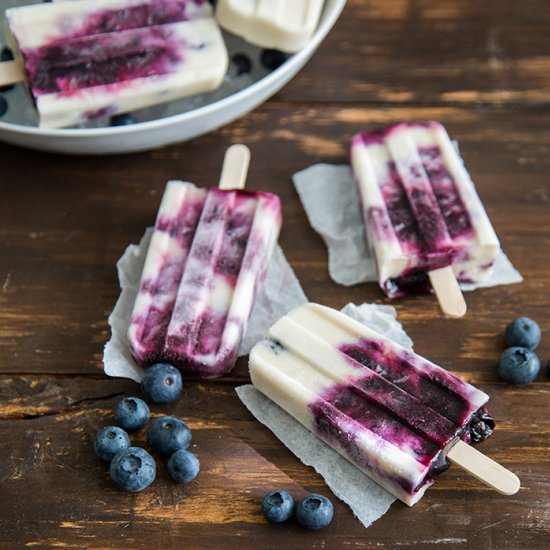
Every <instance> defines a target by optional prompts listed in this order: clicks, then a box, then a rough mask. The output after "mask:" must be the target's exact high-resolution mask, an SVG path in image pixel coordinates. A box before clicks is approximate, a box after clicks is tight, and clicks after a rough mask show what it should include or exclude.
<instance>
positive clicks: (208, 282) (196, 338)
mask: <svg viewBox="0 0 550 550" xmlns="http://www.w3.org/2000/svg"><path fill="white" fill-rule="evenodd" d="M247 155H248V150H247V149H246V148H244V147H243V146H234V148H230V150H229V152H228V155H227V157H226V162H225V164H224V171H223V174H222V180H221V182H220V188H210V189H201V188H197V187H195V186H194V185H192V184H190V183H182V182H170V183H168V185H167V187H166V191H165V194H164V197H163V199H162V203H161V206H160V209H159V212H158V215H157V220H156V223H155V228H154V231H153V235H152V239H151V244H150V245H149V249H148V252H147V257H146V260H145V264H144V268H143V273H142V276H141V282H140V287H139V292H138V295H137V298H136V302H135V305H134V309H133V313H132V317H131V324H130V327H129V330H128V342H129V346H130V350H131V353H132V355H133V357H134V358H135V360H136V362H137V363H138V364H139V365H141V366H144V367H147V366H148V365H150V364H152V363H155V362H159V361H164V362H168V363H171V364H173V365H175V366H177V367H178V368H179V369H180V370H181V371H182V372H183V373H185V374H189V375H192V376H198V377H200V378H215V377H218V376H221V375H222V374H224V373H226V372H227V371H229V370H230V369H231V368H232V367H233V365H234V363H235V361H236V359H237V354H238V350H239V345H240V343H241V339H242V337H243V335H244V333H245V331H246V327H247V324H248V319H249V317H250V313H251V310H252V306H253V303H254V299H255V296H256V294H257V292H258V289H259V287H260V286H261V284H262V283H263V279H264V277H265V273H266V270H267V267H268V263H269V259H270V257H271V253H272V251H273V249H274V247H275V244H276V242H277V238H278V235H279V230H280V227H281V204H280V201H279V199H278V197H277V196H276V195H273V194H271V193H264V192H252V191H245V190H242V189H239V187H240V185H241V182H242V183H243V184H244V179H245V176H246V167H247V165H248V160H247V158H248V157H247Z"/></svg>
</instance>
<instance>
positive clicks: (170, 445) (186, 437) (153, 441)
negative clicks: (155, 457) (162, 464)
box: [147, 416, 191, 456]
mask: <svg viewBox="0 0 550 550" xmlns="http://www.w3.org/2000/svg"><path fill="white" fill-rule="evenodd" d="M147 442H148V443H149V445H151V448H152V449H153V450H154V451H156V452H157V453H160V454H161V455H166V456H168V455H171V454H172V453H175V452H176V451H179V450H180V449H187V447H189V444H190V443H191V430H190V429H189V428H188V427H187V424H186V423H185V422H184V421H183V420H180V419H179V418H174V417H173V416H161V417H160V418H157V419H155V420H153V422H152V423H151V425H150V426H149V429H148V430H147Z"/></svg>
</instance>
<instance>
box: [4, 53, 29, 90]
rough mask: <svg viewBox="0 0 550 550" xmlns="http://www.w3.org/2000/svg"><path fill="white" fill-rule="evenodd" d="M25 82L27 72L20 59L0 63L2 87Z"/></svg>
mask: <svg viewBox="0 0 550 550" xmlns="http://www.w3.org/2000/svg"><path fill="white" fill-rule="evenodd" d="M24 81H25V71H24V69H23V65H22V64H21V62H20V61H19V60H18V59H16V60H15V61H5V62H4V63H0V86H9V85H10V84H17V83H18V82H24Z"/></svg>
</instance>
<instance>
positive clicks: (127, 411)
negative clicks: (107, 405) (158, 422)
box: [115, 397, 149, 432]
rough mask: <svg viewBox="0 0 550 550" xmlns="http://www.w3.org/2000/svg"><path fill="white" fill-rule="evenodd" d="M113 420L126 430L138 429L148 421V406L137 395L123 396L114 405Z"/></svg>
mask: <svg viewBox="0 0 550 550" xmlns="http://www.w3.org/2000/svg"><path fill="white" fill-rule="evenodd" d="M115 421H116V423H117V424H118V425H119V426H120V427H121V428H124V429H125V430H126V431H128V432H133V431H135V430H139V429H141V428H143V426H145V424H147V422H149V407H148V406H147V403H145V401H143V399H139V397H125V398H124V399H122V400H121V401H119V403H118V405H117V406H116V409H115Z"/></svg>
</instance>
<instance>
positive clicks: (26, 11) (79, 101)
mask: <svg viewBox="0 0 550 550" xmlns="http://www.w3.org/2000/svg"><path fill="white" fill-rule="evenodd" d="M6 21H7V29H8V33H7V34H8V39H9V41H10V44H11V46H12V47H13V48H14V51H15V52H16V54H17V55H16V60H15V61H12V62H7V63H2V64H0V85H4V84H8V83H13V82H19V81H26V83H27V85H28V88H29V90H30V93H31V96H32V99H33V102H34V104H35V106H36V110H37V113H38V118H39V124H40V126H44V127H53V128H55V127H64V126H72V125H76V124H80V123H84V122H86V121H89V120H91V119H94V118H97V117H100V116H106V115H114V114H116V113H121V112H129V111H133V110H137V109H141V108H144V107H149V106H151V105H155V104H158V103H164V102H168V101H173V100H175V99H178V98H181V97H184V96H188V95H193V94H197V93H201V92H206V91H208V90H212V89H214V88H216V87H218V86H219V84H220V83H221V82H222V79H223V77H224V75H225V73H226V69H227V63H228V56H227V51H226V48H225V44H224V42H223V38H222V36H221V33H220V31H219V28H218V26H217V24H216V22H215V19H214V18H213V12H212V8H211V6H210V4H209V3H208V2H207V1H206V0H80V1H78V2H56V3H47V4H35V5H30V6H23V7H19V8H11V9H8V10H7V11H6Z"/></svg>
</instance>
